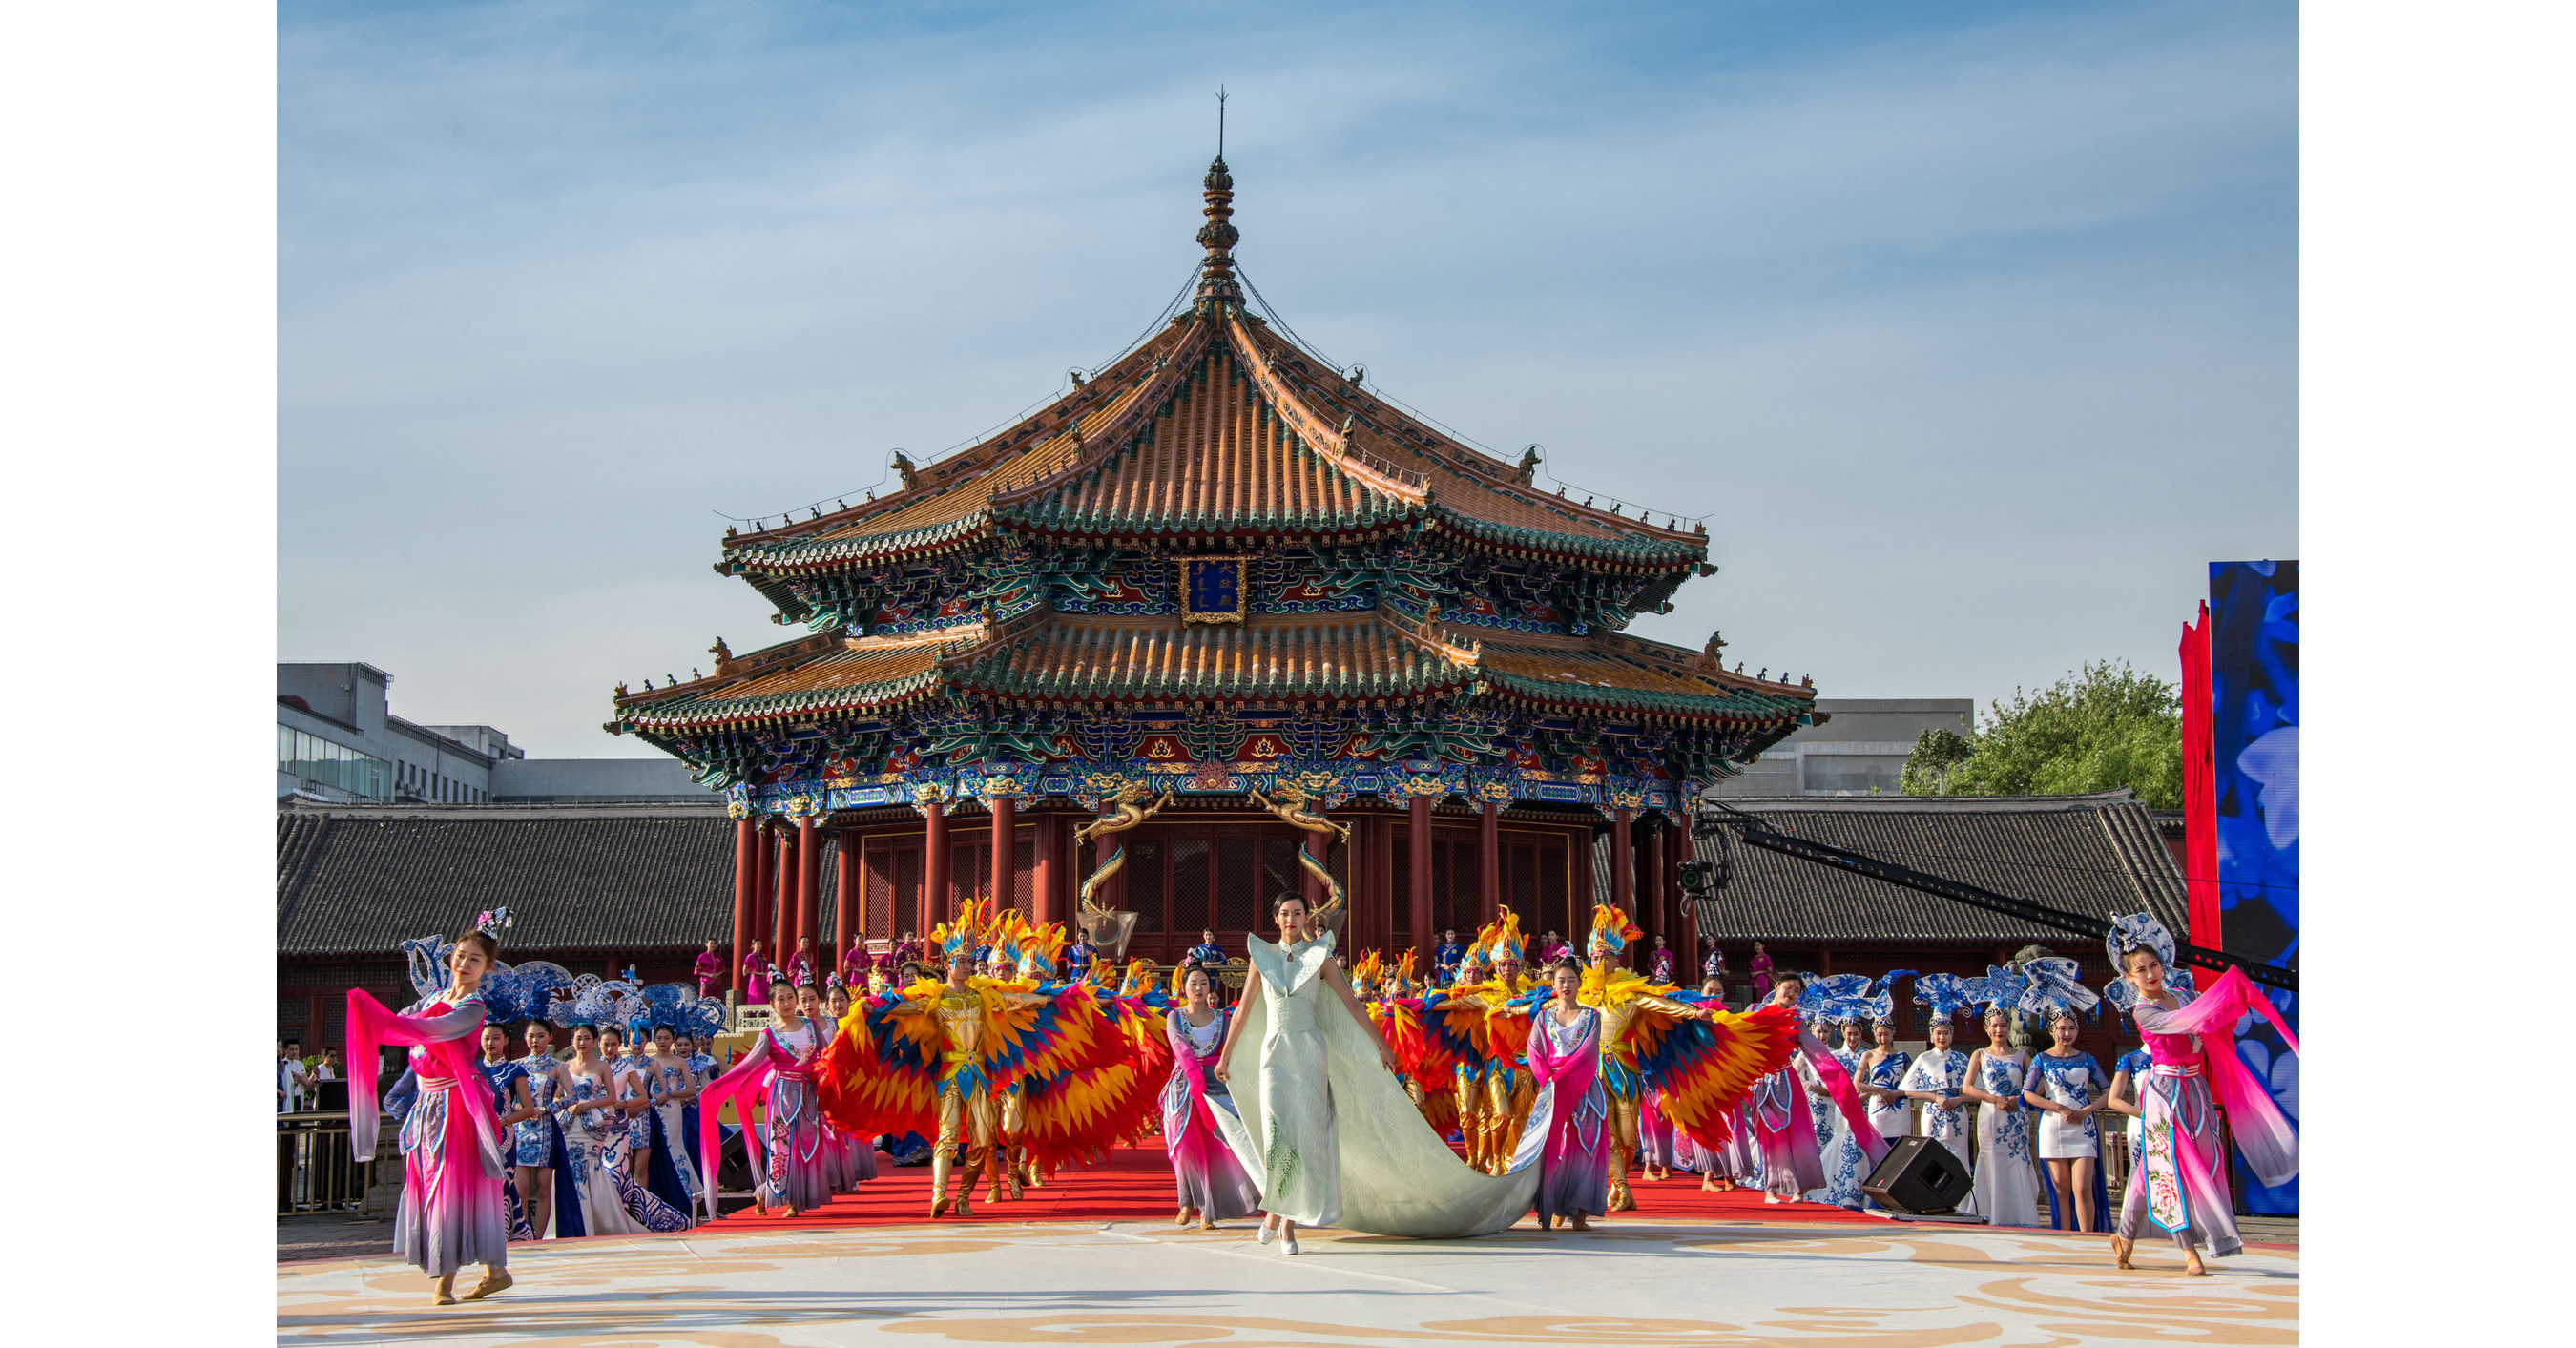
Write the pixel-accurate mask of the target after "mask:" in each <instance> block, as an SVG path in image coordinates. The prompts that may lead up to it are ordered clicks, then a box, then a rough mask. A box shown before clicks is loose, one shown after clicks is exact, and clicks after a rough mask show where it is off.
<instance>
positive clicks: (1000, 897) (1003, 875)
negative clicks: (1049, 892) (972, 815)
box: [986, 796, 1020, 914]
mask: <svg viewBox="0 0 2576 1348" xmlns="http://www.w3.org/2000/svg"><path fill="white" fill-rule="evenodd" d="M986 804H987V805H989V806H990V807H991V809H992V811H993V911H994V913H996V914H1000V913H1006V912H1009V911H1010V908H1011V904H1012V903H1013V902H1014V901H1015V900H1017V899H1018V898H1019V875H1018V866H1017V864H1016V863H1017V862H1018V861H1019V852H1020V848H1019V836H1020V835H1019V819H1020V808H1019V802H1018V801H1016V800H1013V799H1011V798H1010V797H1009V796H994V797H992V798H991V799H990V800H989V801H987V802H986Z"/></svg>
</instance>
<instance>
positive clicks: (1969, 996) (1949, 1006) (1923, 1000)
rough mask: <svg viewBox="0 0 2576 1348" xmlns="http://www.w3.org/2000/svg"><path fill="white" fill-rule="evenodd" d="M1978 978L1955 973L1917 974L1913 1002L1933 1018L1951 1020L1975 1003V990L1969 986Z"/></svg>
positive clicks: (1972, 1006)
mask: <svg viewBox="0 0 2576 1348" xmlns="http://www.w3.org/2000/svg"><path fill="white" fill-rule="evenodd" d="M1978 981H1980V980H1977V979H1970V978H1961V977H1959V976H1958V975H1957V974H1917V975H1915V977H1914V1001H1915V1004H1916V1005H1918V1006H1921V1007H1923V1008H1924V1009H1925V1012H1926V1014H1928V1015H1929V1016H1930V1017H1931V1018H1932V1019H1934V1020H1951V1019H1954V1018H1956V1017H1957V1016H1958V1015H1959V1013H1961V1012H1963V1011H1967V1010H1970V1009H1972V1008H1974V1007H1975V1006H1976V1005H1977V997H1976V994H1975V991H1974V990H1973V989H1972V988H1971V987H1970V986H1969V985H1970V984H1972V983H1975V982H1978Z"/></svg>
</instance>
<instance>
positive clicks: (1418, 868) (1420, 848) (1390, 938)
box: [1387, 796, 1438, 950]
mask: <svg viewBox="0 0 2576 1348" xmlns="http://www.w3.org/2000/svg"><path fill="white" fill-rule="evenodd" d="M1431 800H1432V798H1431V797H1429V796H1413V797H1409V798H1408V799H1407V800H1406V801H1405V803H1404V824H1405V840H1404V842H1405V855H1404V865H1405V874H1406V883H1407V887H1408V888H1409V890H1410V892H1409V893H1407V894H1406V895H1405V896H1404V897H1405V910H1406V911H1405V920H1406V921H1407V922H1408V923H1410V924H1411V925H1412V929H1413V939H1414V941H1415V943H1416V944H1421V943H1422V941H1423V933H1424V932H1427V931H1429V930H1430V929H1431ZM1393 918H1394V915H1393V914H1391V913H1390V914H1388V919H1389V920H1388V922H1387V925H1388V927H1390V928H1392V927H1393V926H1394V925H1395V923H1394V921H1393ZM1394 936H1395V934H1394V932H1393V931H1392V930H1390V931H1389V932H1388V933H1387V944H1389V945H1393V944H1394V943H1395V939H1394ZM1424 948H1425V949H1426V950H1431V949H1437V948H1438V947H1436V946H1428V945H1426V946H1425V947H1424Z"/></svg>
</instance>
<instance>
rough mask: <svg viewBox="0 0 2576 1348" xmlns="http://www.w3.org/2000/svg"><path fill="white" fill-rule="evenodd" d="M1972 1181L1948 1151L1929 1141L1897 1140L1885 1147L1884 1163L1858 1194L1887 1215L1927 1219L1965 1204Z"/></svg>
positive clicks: (1918, 1139) (1956, 1158)
mask: <svg viewBox="0 0 2576 1348" xmlns="http://www.w3.org/2000/svg"><path fill="white" fill-rule="evenodd" d="M1973 1180H1974V1177H1973V1176H1971V1175H1970V1174H1969V1173H1968V1168H1967V1167H1966V1166H1964V1165H1961V1164H1959V1158H1958V1157H1956V1156H1953V1155H1951V1154H1950V1149H1949V1148H1948V1147H1945V1146H1942V1145H1941V1144H1940V1143H1938V1142H1935V1141H1933V1140H1932V1139H1931V1138H1928V1137H1900V1138H1897V1139H1895V1140H1894V1141H1892V1142H1890V1143H1888V1146H1887V1159H1885V1160H1883V1161H1880V1162H1879V1163H1878V1168H1877V1169H1875V1170H1872V1171H1870V1172H1869V1178H1868V1179H1867V1180H1865V1181H1863V1182H1862V1184H1861V1186H1860V1191H1861V1192H1862V1193H1865V1194H1868V1195H1869V1196H1870V1197H1872V1198H1875V1199H1877V1200H1878V1202H1879V1205H1880V1206H1881V1207H1884V1208H1887V1209H1889V1210H1890V1211H1893V1212H1901V1213H1905V1214H1907V1215H1909V1216H1930V1215H1932V1214H1934V1213H1941V1212H1948V1211H1950V1210H1951V1209H1953V1208H1956V1207H1958V1206H1959V1205H1960V1204H1961V1203H1963V1202H1966V1201H1967V1198H1968V1192H1969V1189H1970V1187H1971V1185H1972V1183H1973Z"/></svg>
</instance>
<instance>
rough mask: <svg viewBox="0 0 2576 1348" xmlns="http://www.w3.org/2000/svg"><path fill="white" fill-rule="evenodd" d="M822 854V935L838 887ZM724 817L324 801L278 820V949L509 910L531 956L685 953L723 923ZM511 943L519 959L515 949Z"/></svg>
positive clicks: (691, 812) (374, 936)
mask: <svg viewBox="0 0 2576 1348" xmlns="http://www.w3.org/2000/svg"><path fill="white" fill-rule="evenodd" d="M838 850H839V849H837V848H827V849H825V853H824V869H825V875H824V880H823V889H822V894H823V904H824V906H825V908H826V910H827V911H826V912H825V914H824V917H823V922H824V926H823V930H826V931H829V930H831V929H832V928H831V921H832V917H831V914H830V912H829V911H828V909H829V908H830V906H831V904H832V901H833V899H832V896H833V895H834V894H835V893H836V892H837V886H836V884H835V883H834V880H833V878H832V866H833V855H832V854H833V853H835V852H837V851H838ZM733 870H734V824H733V821H732V820H731V819H728V818H726V817H725V812H724V804H723V802H722V801H721V800H719V799H717V798H715V797H713V796H710V797H709V798H708V800H707V801H706V802H705V803H703V804H690V805H652V806H623V805H621V806H599V805H583V806H509V805H502V806H435V807H405V806H328V807H321V808H309V807H308V808H296V809H282V810H280V811H279V812H278V816H277V952H278V953H279V954H280V955H297V956H306V957H312V956H343V957H346V956H373V955H390V954H397V953H398V952H399V949H400V946H401V943H402V942H403V941H405V940H408V939H410V938H412V937H416V936H422V935H425V934H428V933H431V932H441V933H453V932H456V931H459V930H462V929H463V928H464V926H465V925H466V924H467V923H468V922H471V921H472V920H473V919H474V915H475V914H476V913H477V912H480V911H482V910H484V909H487V908H492V907H496V906H507V907H508V908H509V909H510V911H511V914H512V915H513V917H514V919H515V920H514V921H513V922H512V924H511V926H510V930H509V933H508V935H507V938H506V944H507V948H506V949H505V950H504V952H503V954H502V958H503V959H524V958H527V952H530V951H545V952H558V951H584V950H602V951H612V952H618V953H620V954H622V955H624V956H625V957H627V958H632V957H633V955H635V954H637V953H642V952H647V951H656V950H674V949H678V950H687V949H694V948H696V947H697V946H698V944H699V943H700V942H703V941H710V940H712V941H719V942H721V941H723V940H725V939H727V936H728V934H729V932H730V931H731V927H730V921H731V917H730V914H731V910H732V902H733ZM513 952H517V953H515V954H514V953H513Z"/></svg>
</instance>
